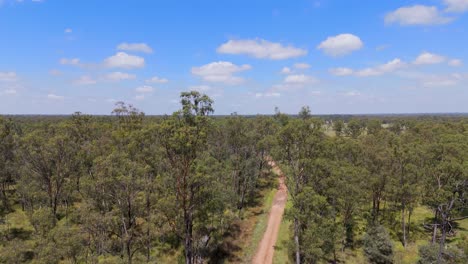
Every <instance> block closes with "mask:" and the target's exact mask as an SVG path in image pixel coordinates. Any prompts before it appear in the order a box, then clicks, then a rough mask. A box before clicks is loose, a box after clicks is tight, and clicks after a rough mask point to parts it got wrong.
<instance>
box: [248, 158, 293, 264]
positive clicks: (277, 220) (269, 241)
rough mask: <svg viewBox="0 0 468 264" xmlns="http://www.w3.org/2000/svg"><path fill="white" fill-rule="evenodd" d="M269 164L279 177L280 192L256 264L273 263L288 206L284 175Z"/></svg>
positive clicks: (256, 254)
mask: <svg viewBox="0 0 468 264" xmlns="http://www.w3.org/2000/svg"><path fill="white" fill-rule="evenodd" d="M269 164H270V165H271V167H272V168H273V172H274V173H275V174H277V175H278V176H279V186H278V191H277V192H276V194H275V198H274V200H273V206H272V207H271V209H270V215H269V216H268V225H267V228H266V230H265V234H263V238H262V240H261V241H260V244H259V245H258V248H257V252H256V253H255V256H254V257H253V259H252V263H254V264H268V263H273V254H274V252H275V248H274V247H275V244H276V240H277V238H278V232H279V229H280V224H281V220H282V219H283V213H284V208H285V206H286V198H287V192H288V191H287V189H286V184H285V183H284V175H283V172H282V171H281V169H280V168H279V167H278V166H277V165H276V164H275V162H274V161H270V162H269Z"/></svg>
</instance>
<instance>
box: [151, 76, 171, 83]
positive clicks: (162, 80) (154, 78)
mask: <svg viewBox="0 0 468 264" xmlns="http://www.w3.org/2000/svg"><path fill="white" fill-rule="evenodd" d="M167 82H169V80H168V79H165V78H160V77H158V76H154V77H151V78H150V79H148V80H146V83H167Z"/></svg>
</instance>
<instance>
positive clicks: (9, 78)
mask: <svg viewBox="0 0 468 264" xmlns="http://www.w3.org/2000/svg"><path fill="white" fill-rule="evenodd" d="M17 80H18V76H17V75H16V72H0V82H15V81H17Z"/></svg>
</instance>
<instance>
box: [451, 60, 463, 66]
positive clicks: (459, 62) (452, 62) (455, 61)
mask: <svg viewBox="0 0 468 264" xmlns="http://www.w3.org/2000/svg"><path fill="white" fill-rule="evenodd" d="M448 65H449V66H452V67H460V66H462V65H463V62H462V61H461V60H459V59H451V60H449V62H448Z"/></svg>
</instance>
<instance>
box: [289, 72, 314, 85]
mask: <svg viewBox="0 0 468 264" xmlns="http://www.w3.org/2000/svg"><path fill="white" fill-rule="evenodd" d="M314 82H317V79H316V78H314V77H312V76H308V75H305V74H297V75H288V76H286V78H284V83H285V84H298V85H303V84H308V83H314Z"/></svg>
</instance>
